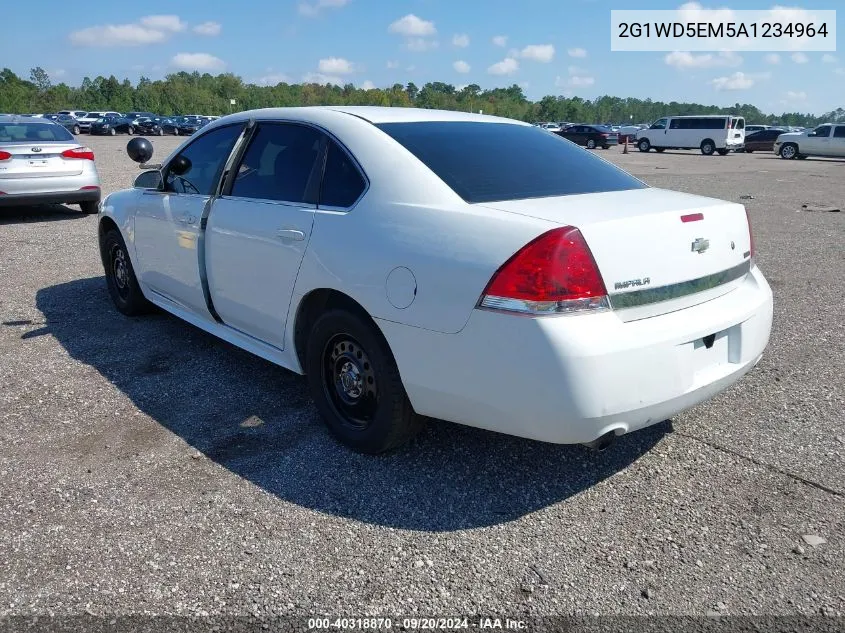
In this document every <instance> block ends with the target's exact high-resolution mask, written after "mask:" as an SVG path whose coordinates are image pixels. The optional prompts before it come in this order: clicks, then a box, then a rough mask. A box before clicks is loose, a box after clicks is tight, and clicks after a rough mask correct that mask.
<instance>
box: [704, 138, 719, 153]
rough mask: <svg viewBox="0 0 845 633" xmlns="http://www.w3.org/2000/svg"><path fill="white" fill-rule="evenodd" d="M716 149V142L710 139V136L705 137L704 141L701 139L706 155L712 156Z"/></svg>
mask: <svg viewBox="0 0 845 633" xmlns="http://www.w3.org/2000/svg"><path fill="white" fill-rule="evenodd" d="M715 151H716V144H715V143H714V142H713V141H712V140H710V139H709V138H708V139H704V140H703V141H701V153H702V154H704V155H705V156H712V155H713V152H715Z"/></svg>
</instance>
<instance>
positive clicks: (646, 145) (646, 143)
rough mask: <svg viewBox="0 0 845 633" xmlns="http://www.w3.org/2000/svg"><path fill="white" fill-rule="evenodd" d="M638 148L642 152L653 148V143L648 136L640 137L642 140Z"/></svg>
mask: <svg viewBox="0 0 845 633" xmlns="http://www.w3.org/2000/svg"><path fill="white" fill-rule="evenodd" d="M637 149H638V150H640V151H641V152H647V151H648V150H650V149H651V143H649V141H648V139H647V138H644V139H640V141H639V142H638V143H637Z"/></svg>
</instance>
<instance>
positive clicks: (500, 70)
mask: <svg viewBox="0 0 845 633" xmlns="http://www.w3.org/2000/svg"><path fill="white" fill-rule="evenodd" d="M518 70H519V62H518V61H516V60H515V59H514V58H513V57H506V58H505V59H503V60H502V61H500V62H496V63H495V64H493V65H492V66H490V68H488V69H487V72H488V73H490V74H491V75H512V74H514V73H515V72H516V71H518Z"/></svg>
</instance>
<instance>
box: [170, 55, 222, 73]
mask: <svg viewBox="0 0 845 633" xmlns="http://www.w3.org/2000/svg"><path fill="white" fill-rule="evenodd" d="M170 64H171V65H172V66H175V67H176V68H181V69H183V70H223V68H225V67H226V62H224V61H223V60H222V59H220V58H219V57H215V56H214V55H210V54H209V53H177V54H176V55H174V56H173V59H171V60H170Z"/></svg>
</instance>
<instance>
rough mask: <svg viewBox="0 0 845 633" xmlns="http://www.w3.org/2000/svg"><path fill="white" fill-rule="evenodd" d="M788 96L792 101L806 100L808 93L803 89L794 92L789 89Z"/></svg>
mask: <svg viewBox="0 0 845 633" xmlns="http://www.w3.org/2000/svg"><path fill="white" fill-rule="evenodd" d="M786 98H787V99H788V100H790V101H806V100H807V93H806V92H804V91H803V90H802V91H800V92H793V91H792V90H788V91H787V92H786Z"/></svg>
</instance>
